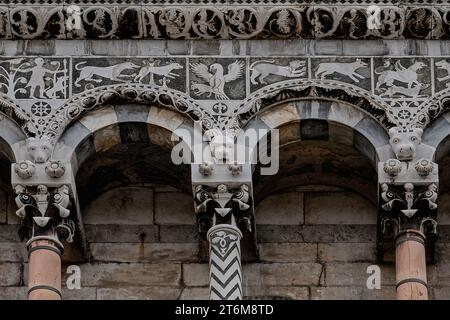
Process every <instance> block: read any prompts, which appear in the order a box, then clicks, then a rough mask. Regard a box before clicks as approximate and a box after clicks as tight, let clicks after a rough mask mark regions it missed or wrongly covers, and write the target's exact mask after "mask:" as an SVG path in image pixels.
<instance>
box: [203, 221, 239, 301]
mask: <svg viewBox="0 0 450 320" xmlns="http://www.w3.org/2000/svg"><path fill="white" fill-rule="evenodd" d="M208 239H209V243H210V260H209V266H210V267H209V277H210V281H209V292H210V294H209V295H210V299H211V300H240V299H242V269H241V246H240V241H241V239H242V233H241V231H240V230H239V229H238V228H237V227H235V226H232V225H226V224H219V225H216V226H214V227H212V228H211V229H210V230H209V232H208Z"/></svg>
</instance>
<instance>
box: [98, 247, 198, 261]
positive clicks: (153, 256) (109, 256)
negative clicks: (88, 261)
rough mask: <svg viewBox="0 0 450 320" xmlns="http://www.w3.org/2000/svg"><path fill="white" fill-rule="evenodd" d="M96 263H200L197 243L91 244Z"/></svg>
mask: <svg viewBox="0 0 450 320" xmlns="http://www.w3.org/2000/svg"><path fill="white" fill-rule="evenodd" d="M90 248H91V253H92V256H93V259H94V261H102V262H107V261H111V262H160V261H178V262H182V261H191V262H194V261H198V244H196V243H91V244H90Z"/></svg>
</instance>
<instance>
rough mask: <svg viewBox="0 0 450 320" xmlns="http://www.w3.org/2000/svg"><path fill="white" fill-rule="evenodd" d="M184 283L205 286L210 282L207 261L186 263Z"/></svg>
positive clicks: (189, 285) (184, 266) (192, 285)
mask: <svg viewBox="0 0 450 320" xmlns="http://www.w3.org/2000/svg"><path fill="white" fill-rule="evenodd" d="M183 283H184V285H186V286H188V287H204V286H207V285H208V284H209V266H208V264H207V263H184V264H183Z"/></svg>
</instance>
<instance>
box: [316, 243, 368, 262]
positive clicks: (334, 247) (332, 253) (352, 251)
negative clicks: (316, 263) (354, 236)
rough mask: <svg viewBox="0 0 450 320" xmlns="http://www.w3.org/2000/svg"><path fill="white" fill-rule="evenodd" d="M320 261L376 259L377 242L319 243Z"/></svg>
mask: <svg viewBox="0 0 450 320" xmlns="http://www.w3.org/2000/svg"><path fill="white" fill-rule="evenodd" d="M319 260H320V261H324V262H327V261H347V262H361V261H372V262H375V261H376V244H375V243H319Z"/></svg>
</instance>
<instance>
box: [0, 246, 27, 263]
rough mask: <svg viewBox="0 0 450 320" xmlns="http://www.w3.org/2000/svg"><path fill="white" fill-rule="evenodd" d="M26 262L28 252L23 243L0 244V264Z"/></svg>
mask: <svg viewBox="0 0 450 320" xmlns="http://www.w3.org/2000/svg"><path fill="white" fill-rule="evenodd" d="M27 260H28V252H27V248H26V244H25V243H21V242H0V263H3V262H23V261H27Z"/></svg>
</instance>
